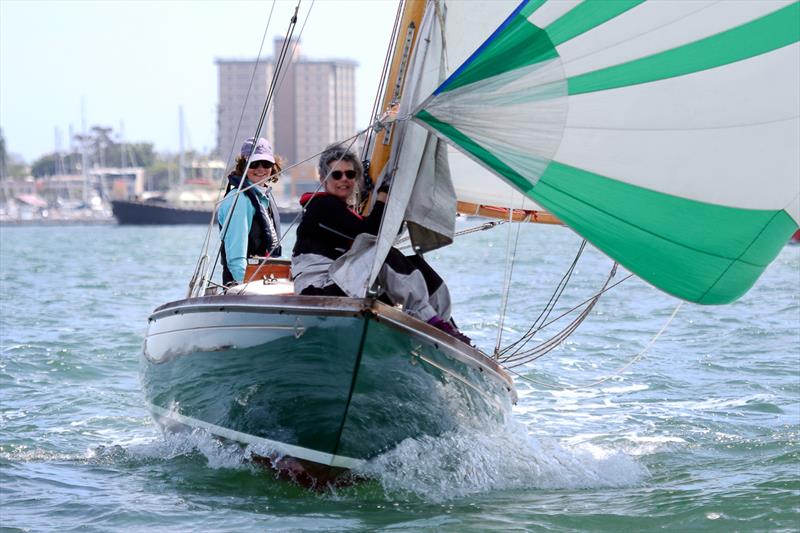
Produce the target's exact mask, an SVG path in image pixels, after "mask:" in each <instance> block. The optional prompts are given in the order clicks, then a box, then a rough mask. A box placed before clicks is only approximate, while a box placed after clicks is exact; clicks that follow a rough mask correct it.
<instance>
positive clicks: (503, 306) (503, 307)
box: [494, 193, 519, 359]
mask: <svg viewBox="0 0 800 533" xmlns="http://www.w3.org/2000/svg"><path fill="white" fill-rule="evenodd" d="M512 198H513V193H512ZM513 217H514V210H513V209H509V210H508V222H512V221H513V220H514V219H513ZM512 228H513V225H509V226H508V238H507V239H506V272H505V276H504V279H503V293H502V294H503V297H502V298H501V300H500V319H499V321H498V325H497V339H496V340H495V344H494V358H495V359H497V358H498V356H499V354H500V343H501V342H502V340H503V325H504V324H505V319H506V311H507V310H508V294H509V293H510V292H511V275H512V273H513V272H514V258H515V257H516V254H517V245H518V244H519V226H517V236H516V239H515V240H514V247H513V250H512V248H511V230H512Z"/></svg>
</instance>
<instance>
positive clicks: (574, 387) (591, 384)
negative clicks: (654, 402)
mask: <svg viewBox="0 0 800 533" xmlns="http://www.w3.org/2000/svg"><path fill="white" fill-rule="evenodd" d="M682 306H683V301H680V302H678V305H677V306H675V309H674V310H673V311H672V314H671V315H670V316H669V318H667V321H666V322H665V323H664V325H663V326H661V329H660V330H659V331H658V333H656V334H655V335H654V336H653V338H652V339H650V342H648V343H647V345H646V346H645V347H644V348H643V349H642V351H640V352H639V353H638V354H636V355H635V356H634V357H633V358H632V359H631V360H630V361H628V362H627V363H625V364H624V365H622V366H621V367H620V368H618V369H617V370H616V371H615V372H614V373H613V374H610V375H608V376H606V377H604V378H601V379H598V380H596V381H591V382H589V383H584V384H581V385H569V386H563V385H556V384H553V383H547V382H544V381H539V380H537V379H533V378H530V377H528V376H525V375H523V374H520V373H519V372H517V371H515V370H512V369H510V368H506V370H508V371H509V372H511V373H512V374H514V375H515V376H517V377H519V378H520V379H522V380H524V381H529V382H531V383H535V384H537V385H541V386H543V387H548V388H551V389H556V390H578V389H587V388H589V387H595V386H597V385H599V384H601V383H604V382H606V381H608V380H610V379H613V378H615V377H618V376H619V375H620V374H622V373H623V372H625V371H626V370H627V369H628V368H630V367H631V366H632V365H633V364H635V363H636V362H637V361H639V360H640V359H641V358H642V357H644V355H645V354H646V353H647V352H648V351H649V350H650V348H651V347H652V346H653V344H655V342H656V341H657V340H658V338H659V337H661V334H662V333H664V331H665V330H666V329H667V327H668V326H669V325H670V323H672V319H673V318H675V315H677V314H678V310H679V309H680V308H681V307H682Z"/></svg>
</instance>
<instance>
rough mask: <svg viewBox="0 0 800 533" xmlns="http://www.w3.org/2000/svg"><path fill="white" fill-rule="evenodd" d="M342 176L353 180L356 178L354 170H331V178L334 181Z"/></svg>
mask: <svg viewBox="0 0 800 533" xmlns="http://www.w3.org/2000/svg"><path fill="white" fill-rule="evenodd" d="M342 176H347V179H350V180H354V179H356V171H355V170H345V171H344V172H342V171H341V170H334V171H333V172H331V178H333V180H334V181H339V180H340V179H342Z"/></svg>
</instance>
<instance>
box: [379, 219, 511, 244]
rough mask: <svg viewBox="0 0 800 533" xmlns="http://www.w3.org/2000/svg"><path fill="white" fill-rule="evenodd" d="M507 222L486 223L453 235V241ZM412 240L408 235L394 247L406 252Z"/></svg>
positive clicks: (493, 221) (398, 240)
mask: <svg viewBox="0 0 800 533" xmlns="http://www.w3.org/2000/svg"><path fill="white" fill-rule="evenodd" d="M507 222H508V221H507V220H490V221H489V222H484V223H483V224H480V225H478V226H473V227H471V228H467V229H463V230H461V231H457V232H455V233H454V234H453V239H454V240H455V238H456V237H461V236H462V235H469V234H470V233H477V232H479V231H486V230H489V229H492V228H495V227H497V226H501V225H503V224H505V223H507ZM410 240H411V237H410V236H409V235H406V236H405V237H402V238H400V239H397V241H395V246H394V247H395V248H397V249H398V250H406V249H408V248H411V243H410V242H409V241H410Z"/></svg>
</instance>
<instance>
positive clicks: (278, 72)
mask: <svg viewBox="0 0 800 533" xmlns="http://www.w3.org/2000/svg"><path fill="white" fill-rule="evenodd" d="M313 6H314V2H313V1H312V3H311V7H310V8H309V10H308V12H307V13H306V18H305V20H304V22H303V25H302V26H301V29H300V35H302V33H303V31H304V29H305V25H306V23H307V22H308V17H309V15H310V14H311V9H312V8H313ZM274 8H275V2H274V1H273V5H272V8H271V10H270V15H269V19H268V20H267V25H266V27H265V29H264V34H263V36H262V40H261V46H260V48H259V51H258V56H257V58H256V63H255V65H254V66H253V72H252V74H251V78H250V86H249V87H248V90H247V95H246V96H245V103H244V104H243V106H242V114H241V115H240V117H239V123H238V125H237V129H236V133H237V135H238V132H239V128H240V127H241V122H242V118H243V117H244V112H245V109H246V103H247V100H248V98H249V96H250V93H251V91H252V86H253V80H254V78H255V73H256V70H257V68H258V62H259V61H260V58H261V51H262V50H263V47H264V42H265V40H266V35H267V33H268V30H269V25H270V22H271V20H272V13H273V11H274ZM299 9H300V0H298V2H297V5H296V6H295V10H294V14H293V15H292V18H291V20H290V23H289V26H288V27H287V29H286V35H285V36H284V41H283V44H282V46H281V50H280V52H279V54H278V57H277V58H276V65H275V72H274V74H273V77H272V81H271V83H270V87H269V90H268V92H267V97H266V99H265V101H264V105H263V106H262V111H261V115H260V117H259V121H258V125H257V126H256V131H255V134H254V137H256V138H258V137H260V135H261V130H262V129H263V127H264V122H265V120H266V116H267V114H268V112H269V110H270V107H271V104H272V98H273V96H274V94H275V93H276V92H277V90H279V89H280V87H281V86H282V84H283V80H284V79H285V75H286V73H285V71H284V69H283V64H284V62H285V60H286V53H287V51H288V49H289V44H290V43H291V42H292V36H293V35H294V30H295V26H296V24H297V13H298V10H299ZM296 47H297V41H295V43H294V47H293V48H292V54H294V50H295V49H296ZM234 148H235V146H232V147H231V151H230V152H229V154H228V165H229V166H230V162H231V159H232V157H233V150H234ZM251 157H252V154H251ZM249 168H250V159H248V161H247V163H246V165H245V175H246V173H247V170H248V169H249ZM287 170H288V169H287ZM273 177H274V176H271V177H270V178H273ZM244 182H245V180H241V181H240V182H239V186H238V188H237V192H236V194H235V196H234V200H233V205H232V206H231V209H230V210H229V211H228V214H227V216H226V218H225V220H224V221H223V224H222V231H221V232H220V241H221V242H222V241H223V239H224V237H225V234H226V232H227V230H228V225H229V223H230V217H231V215H232V214H233V210H234V209H235V207H236V203H237V202H238V200H239V193H240V192H242V185H243V184H244ZM221 190H222V188H221V189H220V191H221ZM222 200H224V196H223V197H222V198H221V199H220V200H219V201H218V202H217V203H216V205H215V206H214V210H213V211H212V215H211V220H210V221H209V225H208V228H207V231H206V237H205V239H204V242H203V247H202V249H201V254H200V258H199V259H198V263H197V267H196V268H195V274H194V275H193V276H192V280H191V281H190V282H189V296H191V295H192V293H193V291H194V287H195V286H196V283H197V281H198V279H197V278H198V276H199V275H200V272H201V269H200V267H201V265H202V266H204V268H203V270H205V269H206V268H208V267H207V266H206V265H208V246H209V245H210V241H211V235H212V233H213V228H214V221H215V220H216V214H217V210H218V208H219V205H220V203H221V202H222ZM220 253H221V252H220V250H217V254H216V256H215V258H214V262H213V264H212V266H211V272H210V273H208V274H207V275H203V276H202V277H201V278H200V279H199V281H200V285H199V287H198V293H202V292H203V291H204V290H205V287H206V284H207V283H208V281H210V279H211V278H212V277H213V276H214V270H215V268H216V265H217V264H218V263H219V258H220Z"/></svg>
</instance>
